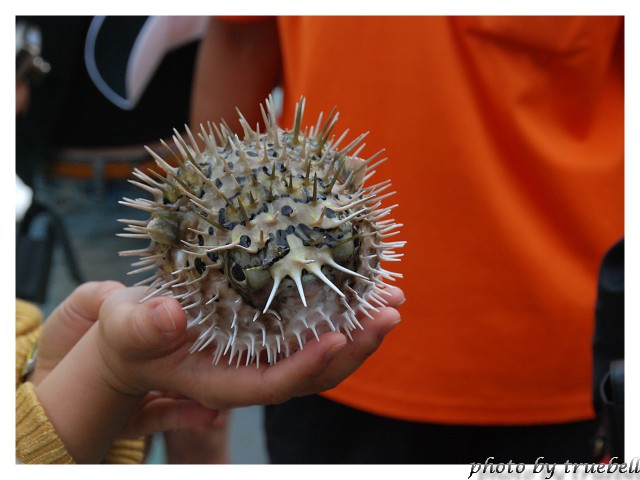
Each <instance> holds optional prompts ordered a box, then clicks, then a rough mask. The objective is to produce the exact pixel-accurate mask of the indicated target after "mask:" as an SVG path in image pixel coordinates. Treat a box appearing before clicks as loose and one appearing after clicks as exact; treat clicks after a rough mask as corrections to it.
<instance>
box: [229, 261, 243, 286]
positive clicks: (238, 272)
mask: <svg viewBox="0 0 640 480" xmlns="http://www.w3.org/2000/svg"><path fill="white" fill-rule="evenodd" d="M231 275H233V278H234V280H235V281H236V282H244V281H245V280H246V278H247V277H246V275H245V274H244V271H243V270H242V267H241V266H240V265H238V264H237V263H235V262H233V266H232V267H231Z"/></svg>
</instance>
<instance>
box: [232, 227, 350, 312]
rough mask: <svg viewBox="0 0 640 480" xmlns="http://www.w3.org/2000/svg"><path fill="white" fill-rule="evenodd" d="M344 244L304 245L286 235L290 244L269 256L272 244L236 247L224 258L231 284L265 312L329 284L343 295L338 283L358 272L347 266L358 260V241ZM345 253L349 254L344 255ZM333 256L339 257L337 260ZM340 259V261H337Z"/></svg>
mask: <svg viewBox="0 0 640 480" xmlns="http://www.w3.org/2000/svg"><path fill="white" fill-rule="evenodd" d="M350 242H351V243H350V245H347V247H346V248H345V247H344V246H341V247H340V248H333V249H331V248H330V247H328V246H324V247H322V248H317V247H316V246H314V247H310V246H308V245H304V244H303V243H302V242H301V241H300V240H299V239H298V238H297V237H295V236H294V235H293V234H290V235H289V236H288V237H287V242H286V245H287V248H286V250H284V252H283V250H282V249H281V248H280V247H278V248H280V250H279V252H283V253H280V254H276V257H275V258H273V259H270V257H271V256H272V255H271V254H270V253H269V244H267V245H266V246H265V247H264V248H263V249H261V250H259V251H258V252H256V253H249V252H247V251H241V250H234V251H231V252H229V254H228V256H227V258H226V262H225V274H226V276H227V278H228V280H229V284H230V286H231V287H232V288H233V289H234V290H235V291H236V292H238V293H239V294H240V295H241V296H242V297H243V298H244V299H245V300H246V301H247V302H248V303H249V304H250V305H251V306H253V307H254V308H256V309H260V310H263V311H264V312H265V313H266V312H267V310H268V309H269V308H270V307H271V308H277V306H278V305H286V304H289V303H290V302H292V301H296V302H300V301H301V302H302V304H303V305H304V306H305V307H306V303H307V302H306V297H307V296H308V297H310V298H317V297H318V296H320V295H322V292H323V291H326V289H327V286H329V287H330V288H331V289H333V290H334V291H336V292H338V294H339V295H342V294H341V292H340V290H339V289H338V287H336V284H338V285H342V284H343V283H344V281H345V280H347V279H346V278H345V277H348V276H349V275H348V274H351V275H356V276H358V274H357V273H355V272H354V271H352V270H349V268H348V267H351V268H353V266H352V265H351V264H352V263H354V262H355V259H354V252H355V251H356V245H354V242H353V240H351V241H350ZM345 255H346V256H345ZM334 257H338V258H336V259H335V260H334ZM336 260H340V263H338V262H336Z"/></svg>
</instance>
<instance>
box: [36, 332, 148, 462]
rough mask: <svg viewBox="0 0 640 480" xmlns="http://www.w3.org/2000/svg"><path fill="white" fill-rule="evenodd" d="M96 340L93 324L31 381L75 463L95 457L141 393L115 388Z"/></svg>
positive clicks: (101, 453) (97, 458) (96, 459)
mask: <svg viewBox="0 0 640 480" xmlns="http://www.w3.org/2000/svg"><path fill="white" fill-rule="evenodd" d="M96 327H97V326H96ZM96 340H97V328H94V327H92V328H91V329H90V330H89V331H88V332H87V333H86V334H85V335H84V336H83V337H82V338H81V339H80V341H79V342H78V343H77V344H76V345H75V346H74V348H73V349H72V350H71V351H70V352H69V353H68V354H67V355H66V356H65V357H64V358H63V359H62V360H61V361H60V363H59V364H58V365H57V366H56V367H55V368H54V369H53V370H52V371H51V372H50V373H49V374H48V375H47V376H46V378H44V379H43V380H42V382H40V384H38V385H37V386H36V395H37V397H38V399H39V400H40V403H41V404H42V407H43V409H44V411H45V412H46V414H47V416H48V417H49V419H50V421H51V423H52V424H53V425H54V427H55V429H56V431H57V432H58V434H59V436H60V438H61V440H62V441H63V443H64V444H65V445H66V447H67V449H68V451H69V453H70V454H71V456H72V457H73V458H74V459H75V460H76V462H78V463H94V462H100V461H101V460H102V458H103V457H104V455H106V452H107V451H108V449H109V446H110V445H111V443H112V442H113V440H114V439H115V438H116V437H117V436H118V434H119V433H120V432H121V431H122V429H123V428H124V425H125V424H126V422H127V420H128V419H129V417H130V416H131V414H132V413H133V412H134V410H135V408H136V407H137V406H138V404H139V403H140V400H141V399H142V395H132V394H129V393H127V392H125V391H123V390H122V389H120V388H118V386H117V382H116V381H115V380H114V378H113V376H112V375H113V374H112V373H111V371H110V368H109V367H108V366H107V365H106V364H105V361H104V359H103V358H102V355H100V354H99V352H98V350H97V341H96Z"/></svg>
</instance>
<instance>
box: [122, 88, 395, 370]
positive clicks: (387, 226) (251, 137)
mask: <svg viewBox="0 0 640 480" xmlns="http://www.w3.org/2000/svg"><path fill="white" fill-rule="evenodd" d="M266 105H267V110H266V112H265V110H264V108H263V109H262V113H263V118H264V123H265V125H266V129H267V131H266V132H265V133H264V134H261V133H260V132H259V130H258V129H256V130H253V129H251V128H250V127H249V125H248V124H247V122H246V121H245V120H244V118H243V117H242V115H241V114H240V122H241V124H242V126H243V129H244V139H243V140H240V139H239V137H238V136H237V135H233V134H232V133H231V132H230V129H229V128H227V127H226V125H224V124H221V125H219V126H212V125H211V124H209V129H208V131H206V130H205V128H204V127H202V126H201V134H200V138H201V140H202V141H203V142H204V148H203V149H201V148H200V146H199V145H198V144H197V143H196V141H195V139H194V138H193V135H192V134H191V132H190V131H189V130H188V129H187V134H188V138H189V144H187V143H186V142H185V140H184V139H183V138H182V137H181V136H180V134H178V132H177V131H175V130H174V132H175V136H174V138H173V139H174V142H175V144H176V148H177V150H178V154H175V153H174V154H173V156H174V158H175V160H176V162H177V165H178V166H177V167H172V166H170V165H169V164H168V163H166V162H165V161H164V160H163V159H162V158H161V157H160V156H159V155H157V154H155V153H154V152H152V151H151V150H149V152H150V153H151V154H152V156H153V157H154V159H155V161H156V163H157V164H158V165H159V166H160V167H161V168H162V170H163V171H164V172H165V175H159V174H155V175H153V176H154V177H155V178H151V176H149V175H147V174H145V173H143V172H141V171H140V170H137V169H136V170H135V171H134V175H135V176H136V177H137V178H138V179H139V180H140V181H132V183H134V184H136V185H138V186H139V187H141V188H143V189H144V190H146V191H147V192H149V193H150V194H151V195H152V196H153V200H150V199H143V198H139V199H136V200H131V199H126V198H125V199H124V201H123V202H121V203H123V204H125V205H129V206H131V207H134V208H137V209H140V210H143V211H146V212H148V213H149V214H150V217H149V219H148V220H145V221H132V220H121V221H122V222H125V223H128V224H129V226H128V227H127V228H125V230H126V231H128V232H130V233H125V234H121V235H123V236H129V237H135V238H148V239H150V240H151V242H150V244H149V246H148V247H147V248H146V249H143V250H134V251H127V252H121V255H138V256H140V257H142V259H141V260H140V261H138V262H136V263H134V264H133V266H136V267H141V268H138V269H137V270H134V271H133V272H131V273H138V272H141V271H152V272H153V275H152V276H151V277H150V278H148V279H147V280H145V281H143V282H140V283H141V284H149V287H150V289H151V290H150V294H149V295H148V297H147V298H150V297H152V296H154V295H172V296H173V297H175V298H176V299H178V300H179V301H180V302H181V304H182V306H183V309H184V310H185V312H186V313H187V314H188V316H189V327H190V328H197V329H199V332H200V333H199V337H198V339H197V340H196V341H195V343H194V344H193V347H192V351H199V350H203V349H205V348H207V347H208V348H212V350H213V361H214V362H215V363H217V362H219V361H220V359H221V358H222V357H223V356H227V357H228V361H229V363H232V362H234V361H235V362H237V363H238V364H239V362H241V361H243V362H245V363H246V364H249V363H254V362H255V363H258V364H259V363H260V361H261V360H262V361H265V360H266V361H267V362H269V363H271V364H273V363H275V362H276V361H277V360H278V358H280V357H282V356H285V357H286V356H289V355H290V354H292V353H293V352H294V351H295V350H297V349H298V348H303V346H304V344H305V343H306V342H307V341H308V340H309V339H310V338H311V337H312V336H315V337H316V338H317V337H318V335H319V334H321V333H323V332H325V331H329V330H332V331H335V330H340V331H343V332H344V333H346V334H347V335H348V336H349V337H350V338H351V332H352V331H353V330H354V329H355V328H358V327H359V328H362V327H361V325H360V323H359V322H358V320H357V318H356V312H357V311H358V310H360V311H362V312H363V313H364V314H365V315H368V316H371V315H370V312H369V311H370V310H377V306H382V305H384V299H383V298H382V295H383V294H384V293H386V292H385V291H384V287H385V286H386V283H385V281H387V280H393V279H394V277H399V276H400V275H399V274H397V273H392V272H388V271H386V270H384V269H382V267H381V265H380V263H381V261H383V260H388V261H398V260H399V257H400V256H401V254H398V253H395V251H394V249H395V248H399V247H401V246H402V245H403V242H387V241H386V238H387V237H389V236H391V235H394V234H395V233H397V231H396V228H397V227H398V225H397V224H395V222H394V221H393V220H392V219H383V218H385V217H387V216H388V215H389V212H390V210H391V209H392V208H393V207H387V208H382V207H380V205H381V199H382V198H384V197H387V196H389V195H391V194H392V193H386V194H383V195H381V194H382V192H384V191H386V190H387V189H388V188H389V186H390V182H389V181H385V182H382V183H379V184H377V185H373V186H369V187H366V186H365V182H366V181H367V180H368V179H369V178H370V177H371V176H372V175H373V173H374V172H373V168H374V167H375V165H372V164H373V163H374V161H376V162H377V164H379V161H377V160H375V159H376V158H377V157H378V156H379V154H380V153H381V152H378V154H376V155H374V156H373V157H371V158H369V159H368V160H361V159H359V158H358V157H357V154H358V153H359V152H360V151H361V149H362V148H363V147H364V145H361V146H360V147H359V148H357V149H356V147H358V146H359V145H360V144H361V142H362V140H363V138H364V137H365V136H366V134H365V135H361V136H360V137H358V138H356V139H355V140H354V141H353V142H351V143H350V144H349V145H347V146H346V147H344V148H342V149H339V148H338V147H339V144H340V143H341V140H342V139H343V138H344V137H345V135H346V133H347V132H345V134H343V135H342V137H341V138H339V139H338V140H335V138H334V137H331V132H332V131H333V128H334V126H335V123H336V121H337V116H338V115H337V114H336V113H335V110H334V111H333V112H332V113H331V115H330V116H329V118H328V119H327V121H326V122H325V123H324V124H322V115H320V118H319V119H318V122H317V125H316V126H315V128H313V127H312V128H310V129H305V130H304V132H303V131H302V130H301V128H300V125H301V121H302V116H303V111H304V98H302V99H301V101H300V103H299V104H298V106H297V109H296V112H297V113H296V120H295V126H294V128H293V129H292V130H286V131H285V130H282V129H281V128H280V127H278V125H277V123H276V119H275V114H274V106H273V100H272V99H271V98H269V99H268V100H267V103H266ZM165 147H167V148H169V147H168V146H167V145H166V144H165ZM169 150H171V149H169ZM354 150H355V152H354V153H351V152H352V151H354ZM234 359H235V360H234Z"/></svg>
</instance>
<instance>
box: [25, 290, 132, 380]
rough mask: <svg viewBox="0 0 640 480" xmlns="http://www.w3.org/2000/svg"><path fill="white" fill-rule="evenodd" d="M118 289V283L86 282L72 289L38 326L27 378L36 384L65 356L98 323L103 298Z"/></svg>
mask: <svg viewBox="0 0 640 480" xmlns="http://www.w3.org/2000/svg"><path fill="white" fill-rule="evenodd" d="M120 288H124V285H122V284H121V283H119V282H113V281H105V282H87V283H84V284H82V285H80V286H79V287H78V288H76V289H75V290H74V291H73V292H72V293H71V295H69V296H68V297H67V298H65V299H64V301H63V302H62V303H60V305H58V306H57V307H56V309H55V310H54V311H53V312H51V315H49V317H48V318H47V320H46V322H44V325H43V327H42V334H41V335H40V341H39V343H38V362H37V363H36V368H35V370H34V372H33V374H32V375H31V377H30V378H29V380H30V381H31V382H33V383H34V384H36V385H37V384H38V383H40V382H41V381H42V380H43V379H44V378H45V377H46V376H47V374H48V373H49V372H50V371H51V370H52V369H53V368H54V367H55V366H56V365H57V364H58V363H59V362H60V360H62V359H63V358H64V356H65V355H66V354H67V353H69V350H71V348H73V346H74V345H75V344H76V343H77V342H78V340H80V338H81V337H82V336H83V335H84V334H85V333H87V331H88V330H89V328H91V326H92V325H93V324H94V323H95V322H96V320H98V313H99V312H100V307H102V302H103V301H104V299H105V298H106V296H107V295H108V294H109V293H111V292H113V291H115V290H117V289H120Z"/></svg>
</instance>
